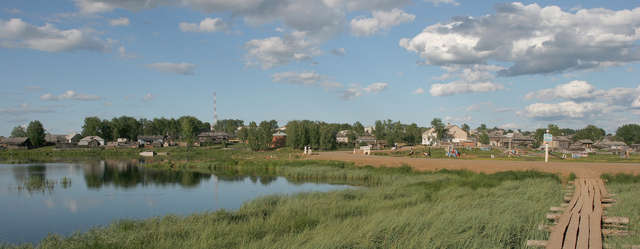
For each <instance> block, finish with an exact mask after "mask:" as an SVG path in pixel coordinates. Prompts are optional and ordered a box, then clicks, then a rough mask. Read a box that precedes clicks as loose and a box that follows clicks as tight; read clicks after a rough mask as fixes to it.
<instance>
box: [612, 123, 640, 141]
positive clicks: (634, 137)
mask: <svg viewBox="0 0 640 249" xmlns="http://www.w3.org/2000/svg"><path fill="white" fill-rule="evenodd" d="M616 137H617V138H618V139H619V140H622V141H623V142H624V143H626V144H627V145H632V144H638V143H640V125H637V124H626V125H623V126H620V127H618V130H616Z"/></svg>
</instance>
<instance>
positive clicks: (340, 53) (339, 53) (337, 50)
mask: <svg viewBox="0 0 640 249" xmlns="http://www.w3.org/2000/svg"><path fill="white" fill-rule="evenodd" d="M331 53H332V54H334V55H337V56H344V55H345V54H347V51H346V50H345V49H344V48H335V49H332V50H331Z"/></svg>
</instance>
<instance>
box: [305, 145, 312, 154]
mask: <svg viewBox="0 0 640 249" xmlns="http://www.w3.org/2000/svg"><path fill="white" fill-rule="evenodd" d="M304 154H305V155H312V154H313V152H311V146H308V145H307V146H305V147H304Z"/></svg>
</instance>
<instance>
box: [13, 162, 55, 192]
mask: <svg viewBox="0 0 640 249" xmlns="http://www.w3.org/2000/svg"><path fill="white" fill-rule="evenodd" d="M11 170H12V172H13V178H14V179H15V180H16V182H17V183H18V186H17V189H18V191H22V190H26V191H28V192H29V193H33V192H42V193H45V192H47V193H51V192H53V189H54V187H55V185H56V182H55V181H53V180H47V167H46V166H45V165H30V166H20V167H13V168H12V169H11Z"/></svg>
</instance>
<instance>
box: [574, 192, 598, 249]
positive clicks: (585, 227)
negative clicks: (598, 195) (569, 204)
mask: <svg viewBox="0 0 640 249" xmlns="http://www.w3.org/2000/svg"><path fill="white" fill-rule="evenodd" d="M593 192H594V188H593V184H592V183H591V181H590V180H587V181H586V184H585V188H584V191H583V192H582V196H581V198H584V199H583V202H582V209H581V211H580V213H579V215H580V224H579V225H578V235H577V236H578V238H577V241H576V248H585V249H588V248H589V235H590V233H589V227H590V225H591V224H590V223H589V218H590V216H591V213H592V212H593Z"/></svg>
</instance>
